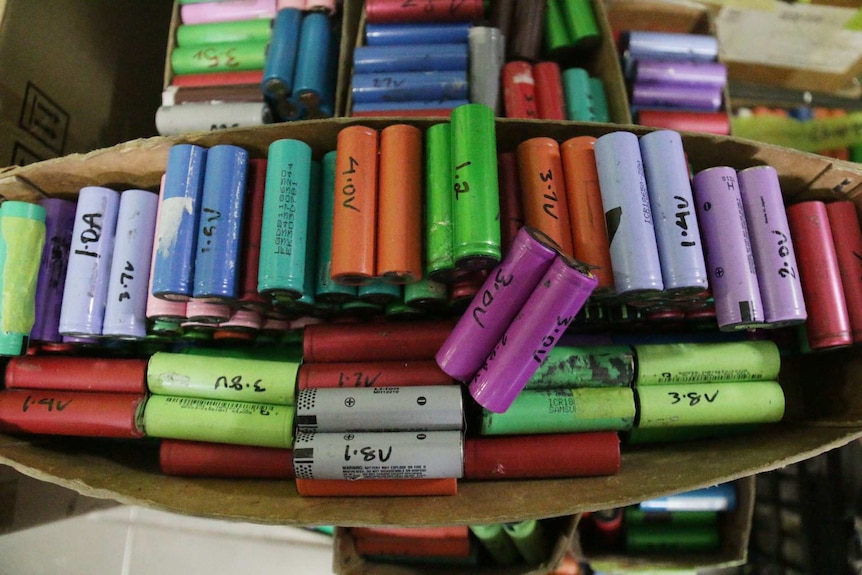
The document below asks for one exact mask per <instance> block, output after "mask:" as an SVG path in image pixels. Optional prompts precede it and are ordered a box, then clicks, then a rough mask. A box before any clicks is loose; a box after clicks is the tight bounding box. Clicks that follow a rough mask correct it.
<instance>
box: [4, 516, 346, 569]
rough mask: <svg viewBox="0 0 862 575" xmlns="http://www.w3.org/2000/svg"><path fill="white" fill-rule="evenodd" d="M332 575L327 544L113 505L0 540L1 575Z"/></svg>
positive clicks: (292, 532) (289, 533) (263, 528)
mask: <svg viewBox="0 0 862 575" xmlns="http://www.w3.org/2000/svg"><path fill="white" fill-rule="evenodd" d="M198 573H200V574H206V575H237V574H240V575H269V574H273V575H274V574H279V575H287V574H302V575H331V574H332V573H333V571H332V538H331V537H329V536H327V535H324V534H322V533H317V532H312V531H309V530H306V529H301V528H296V527H285V526H268V525H255V524H250V523H236V522H229V521H218V520H211V519H202V518H197V517H186V516H181V515H174V514H171V513H165V512H161V511H154V510H151V509H146V508H141V507H132V506H117V507H113V508H110V509H105V510H100V511H94V512H91V513H88V514H85V515H81V516H78V517H74V518H71V519H65V520H62V521H57V522H54V523H48V524H45V525H41V526H38V527H33V528H30V529H25V530H23V531H17V532H13V533H10V534H7V535H3V536H0V575H43V574H44V575H48V574H51V575H55V574H63V575H79V574H80V575H114V574H116V575H196V574H198Z"/></svg>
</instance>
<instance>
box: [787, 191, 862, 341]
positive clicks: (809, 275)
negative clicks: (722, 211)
mask: <svg viewBox="0 0 862 575" xmlns="http://www.w3.org/2000/svg"><path fill="white" fill-rule="evenodd" d="M787 223H788V224H789V225H790V234H791V236H792V238H793V244H794V245H795V246H796V262H797V264H799V279H800V280H801V282H802V294H803V295H804V296H805V307H806V311H807V312H808V318H807V319H806V321H805V331H806V333H807V337H808V345H809V346H810V347H811V349H813V350H820V349H829V348H835V347H841V346H845V345H850V344H852V343H853V335H852V332H851V327H850V316H849V313H848V311H847V300H846V298H845V297H844V283H843V282H842V281H841V271H840V269H839V267H838V255H837V254H836V250H835V244H834V243H833V240H832V231H831V226H830V221H829V213H828V212H827V211H826V204H824V203H823V202H821V201H818V200H810V201H807V202H799V203H797V204H793V205H791V206H788V207H787Z"/></svg>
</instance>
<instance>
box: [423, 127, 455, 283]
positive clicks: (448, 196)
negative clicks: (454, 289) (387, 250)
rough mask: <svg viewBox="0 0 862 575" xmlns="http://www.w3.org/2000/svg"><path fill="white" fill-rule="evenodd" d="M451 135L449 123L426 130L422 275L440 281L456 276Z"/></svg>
mask: <svg viewBox="0 0 862 575" xmlns="http://www.w3.org/2000/svg"><path fill="white" fill-rule="evenodd" d="M451 132H452V130H451V127H450V125H449V124H448V123H442V124H434V125H433V126H431V127H429V128H428V129H427V130H425V276H427V277H429V278H433V279H434V280H436V281H441V282H446V281H449V280H451V279H452V278H453V277H454V274H455V256H454V255H453V252H452V241H453V239H452V234H453V232H454V227H453V222H452V141H451Z"/></svg>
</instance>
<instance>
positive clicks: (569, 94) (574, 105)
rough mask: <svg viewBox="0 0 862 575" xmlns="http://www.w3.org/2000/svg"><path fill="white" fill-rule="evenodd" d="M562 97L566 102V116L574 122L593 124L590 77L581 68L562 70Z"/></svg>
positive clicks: (594, 117) (594, 118) (594, 119)
mask: <svg viewBox="0 0 862 575" xmlns="http://www.w3.org/2000/svg"><path fill="white" fill-rule="evenodd" d="M563 95H564V96H565V100H566V116H567V119H569V120H574V121H576V122H595V121H596V116H595V114H594V113H593V104H592V98H591V96H590V75H589V74H588V73H587V71H586V70H584V69H583V68H566V69H565V70H563Z"/></svg>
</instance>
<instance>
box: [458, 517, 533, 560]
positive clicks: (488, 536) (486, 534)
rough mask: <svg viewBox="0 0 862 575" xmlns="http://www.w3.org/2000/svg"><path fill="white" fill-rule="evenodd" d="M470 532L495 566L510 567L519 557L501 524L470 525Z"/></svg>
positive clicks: (513, 543)
mask: <svg viewBox="0 0 862 575" xmlns="http://www.w3.org/2000/svg"><path fill="white" fill-rule="evenodd" d="M470 532H471V533H473V535H475V536H476V539H478V540H479V543H480V544H481V545H482V547H483V548H484V549H485V551H487V552H488V555H489V556H490V557H491V559H492V560H493V561H494V563H496V564H497V565H511V564H512V563H515V562H516V561H517V560H518V559H519V558H520V556H521V554H520V552H519V551H518V548H517V547H515V542H514V541H512V538H511V537H509V534H508V533H506V530H505V529H503V524H502V523H488V524H486V525H471V526H470Z"/></svg>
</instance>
